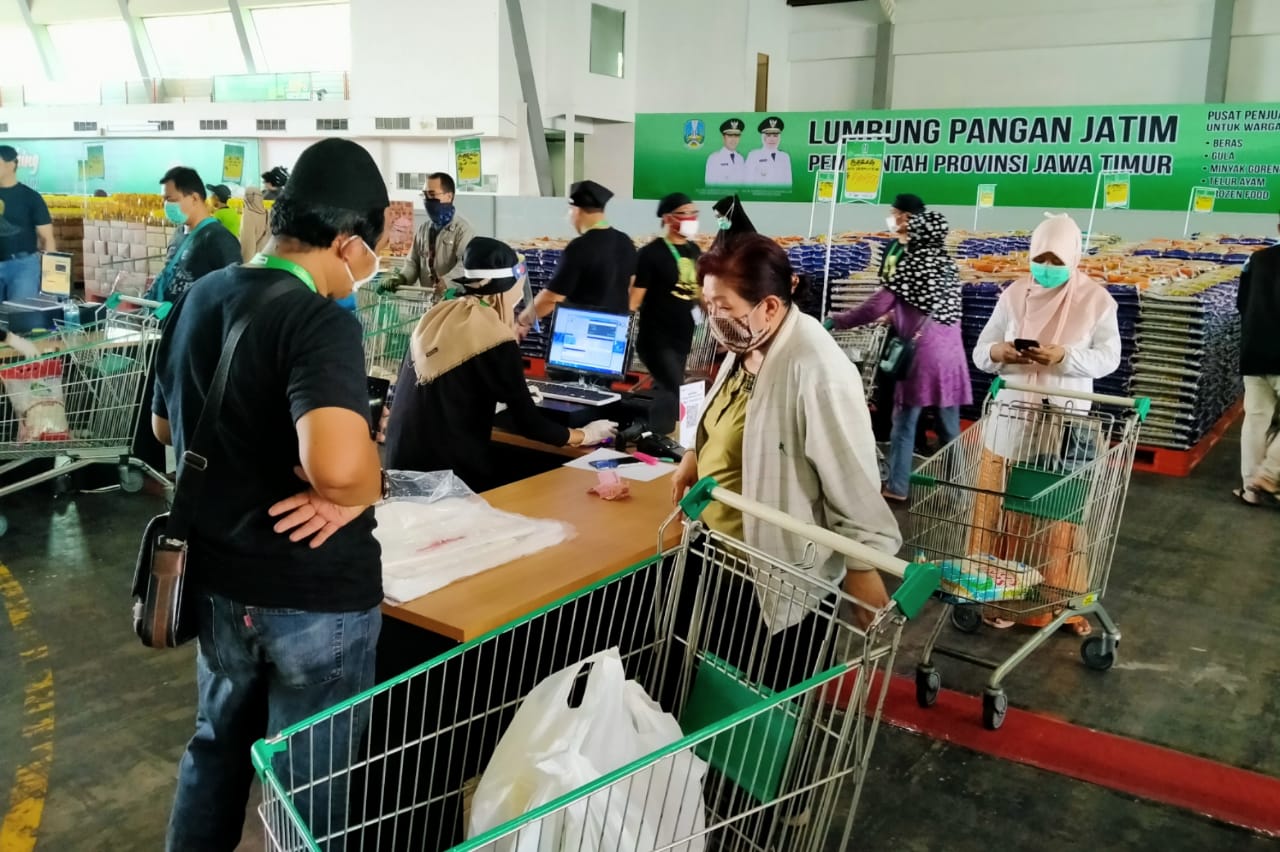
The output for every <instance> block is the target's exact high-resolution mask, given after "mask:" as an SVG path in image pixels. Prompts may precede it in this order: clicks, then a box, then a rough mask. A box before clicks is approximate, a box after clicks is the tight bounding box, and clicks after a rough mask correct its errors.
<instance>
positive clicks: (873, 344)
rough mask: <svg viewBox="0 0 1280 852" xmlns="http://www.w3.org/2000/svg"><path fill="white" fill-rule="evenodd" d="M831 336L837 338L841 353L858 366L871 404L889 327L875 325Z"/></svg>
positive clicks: (864, 392) (863, 387) (837, 332)
mask: <svg viewBox="0 0 1280 852" xmlns="http://www.w3.org/2000/svg"><path fill="white" fill-rule="evenodd" d="M831 336H832V337H834V338H835V341H836V344H837V345H838V346H839V347H840V351H842V352H843V353H844V354H845V355H846V356H848V358H849V360H850V361H852V362H853V363H854V364H857V365H858V372H859V373H861V374H862V392H863V395H864V396H865V397H866V398H867V401H868V402H870V401H871V400H872V399H874V398H875V395H876V387H877V384H876V383H877V380H878V379H879V375H880V356H881V354H882V353H883V352H884V343H885V341H886V340H887V339H888V337H889V326H887V325H885V324H883V323H875V324H874V325H864V326H862V327H861V328H851V329H847V330H845V331H833V332H831Z"/></svg>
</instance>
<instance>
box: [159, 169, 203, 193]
mask: <svg viewBox="0 0 1280 852" xmlns="http://www.w3.org/2000/svg"><path fill="white" fill-rule="evenodd" d="M166 183H172V184H173V188H174V189H176V190H178V192H180V193H182V194H183V195H198V196H200V197H201V198H204V181H202V180H200V173H199V172H197V171H196V170H195V169H192V168H188V167H187V166H174V167H173V168H171V169H169V171H167V172H165V173H164V177H162V178H160V185H161V186H164V185H165V184H166Z"/></svg>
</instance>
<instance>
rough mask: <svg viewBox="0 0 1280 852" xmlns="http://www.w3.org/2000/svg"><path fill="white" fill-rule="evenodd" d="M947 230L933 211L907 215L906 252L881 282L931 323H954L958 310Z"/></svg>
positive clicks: (956, 273)
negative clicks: (947, 242) (948, 250)
mask: <svg viewBox="0 0 1280 852" xmlns="http://www.w3.org/2000/svg"><path fill="white" fill-rule="evenodd" d="M948 230H949V228H948V226H947V220H946V218H945V217H944V216H943V215H942V214H941V213H938V212H937V211H935V210H928V211H926V212H924V213H918V214H912V215H911V216H910V217H908V219H907V242H906V253H905V254H903V255H902V258H901V259H900V260H899V261H898V266H897V268H896V269H895V270H894V272H893V275H891V276H890V277H889V278H888V280H886V281H885V282H884V285H885V287H886V288H888V289H889V291H890V292H892V293H893V294H894V295H896V296H897V297H898V298H900V299H902V301H904V302H906V303H907V304H908V305H911V306H912V307H913V308H916V309H918V310H921V311H924V312H925V313H926V314H928V315H929V317H930V318H932V319H933V320H934V321H935V322H938V323H941V324H942V325H955V324H956V323H958V322H959V321H960V311H961V303H960V289H961V284H960V270H958V269H957V268H956V264H955V261H953V260H952V259H951V255H949V254H948V253H947V249H946V240H947V231H948Z"/></svg>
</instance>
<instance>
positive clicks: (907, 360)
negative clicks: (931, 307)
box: [880, 316, 933, 381]
mask: <svg viewBox="0 0 1280 852" xmlns="http://www.w3.org/2000/svg"><path fill="white" fill-rule="evenodd" d="M932 321H933V317H931V316H926V317H925V318H924V320H923V321H922V322H921V323H920V325H919V327H918V328H916V333H915V334H913V335H911V337H910V338H906V337H900V336H897V335H895V336H894V337H893V339H892V340H890V341H889V342H888V343H886V344H885V347H884V355H883V356H882V357H881V359H880V373H881V375H883V376H885V377H886V378H890V379H893V380H895V381H902V380H903V379H905V378H906V377H907V374H908V373H910V372H911V362H912V361H914V360H915V357H916V343H917V342H919V340H920V336H921V335H922V334H924V330H925V328H926V327H927V326H928V325H929V323H930V322H932Z"/></svg>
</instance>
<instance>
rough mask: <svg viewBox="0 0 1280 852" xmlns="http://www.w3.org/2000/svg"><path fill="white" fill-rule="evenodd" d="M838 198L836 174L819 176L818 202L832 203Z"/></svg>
mask: <svg viewBox="0 0 1280 852" xmlns="http://www.w3.org/2000/svg"><path fill="white" fill-rule="evenodd" d="M835 197H836V173H835V172H822V173H821V174H819V175H818V200H819V201H831V200H833V199H834V198H835Z"/></svg>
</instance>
